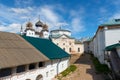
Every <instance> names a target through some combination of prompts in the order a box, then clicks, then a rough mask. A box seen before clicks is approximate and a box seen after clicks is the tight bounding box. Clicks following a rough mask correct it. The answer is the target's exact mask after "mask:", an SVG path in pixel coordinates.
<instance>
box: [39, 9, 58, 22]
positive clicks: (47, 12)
mask: <svg viewBox="0 0 120 80" xmlns="http://www.w3.org/2000/svg"><path fill="white" fill-rule="evenodd" d="M40 12H41V14H42V15H43V16H44V17H45V19H46V20H48V21H49V22H52V23H54V24H55V23H57V22H58V21H59V18H58V17H59V16H58V15H57V14H56V13H55V12H54V11H53V10H51V9H49V8H48V7H42V8H41V11H40Z"/></svg>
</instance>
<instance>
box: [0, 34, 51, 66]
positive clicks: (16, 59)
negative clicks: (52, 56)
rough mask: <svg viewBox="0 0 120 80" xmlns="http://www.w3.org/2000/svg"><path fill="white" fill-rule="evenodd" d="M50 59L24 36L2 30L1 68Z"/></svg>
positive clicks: (0, 35) (0, 46)
mask: <svg viewBox="0 0 120 80" xmlns="http://www.w3.org/2000/svg"><path fill="white" fill-rule="evenodd" d="M46 60H49V59H48V58H47V57H46V56H44V55H43V54H41V52H39V51H38V50H37V49H35V48H34V47H33V46H32V45H31V44H29V43H28V42H27V41H25V40H24V39H23V38H22V37H20V36H19V35H17V34H14V33H7V32H0V68H7V67H15V66H19V65H24V64H30V63H35V62H40V61H46Z"/></svg>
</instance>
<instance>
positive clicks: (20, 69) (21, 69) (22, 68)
mask: <svg viewBox="0 0 120 80" xmlns="http://www.w3.org/2000/svg"><path fill="white" fill-rule="evenodd" d="M24 71H25V65H22V66H18V67H17V71H16V72H17V73H20V72H24Z"/></svg>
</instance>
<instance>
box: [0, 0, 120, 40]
mask: <svg viewBox="0 0 120 80" xmlns="http://www.w3.org/2000/svg"><path fill="white" fill-rule="evenodd" d="M119 8H120V0H0V31H7V32H15V33H18V32H19V31H20V27H21V24H22V25H23V27H24V29H25V25H26V23H27V21H28V20H29V19H30V21H31V22H33V24H34V23H35V22H37V21H38V19H39V15H40V19H41V21H42V22H44V23H46V24H48V26H49V29H50V30H53V29H58V28H59V27H60V26H62V28H63V29H68V30H70V31H71V32H72V36H73V37H76V38H81V37H92V36H93V35H94V34H95V32H96V30H97V28H98V26H99V25H100V24H102V23H104V22H106V21H108V20H110V19H113V18H120V9H119Z"/></svg>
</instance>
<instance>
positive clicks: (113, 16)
mask: <svg viewBox="0 0 120 80" xmlns="http://www.w3.org/2000/svg"><path fill="white" fill-rule="evenodd" d="M118 18H119V19H120V12H117V13H115V14H113V15H112V17H110V19H118Z"/></svg>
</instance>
